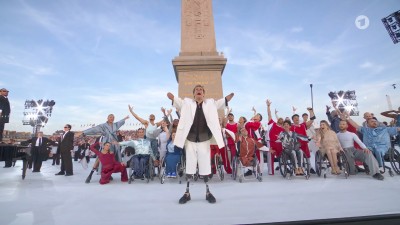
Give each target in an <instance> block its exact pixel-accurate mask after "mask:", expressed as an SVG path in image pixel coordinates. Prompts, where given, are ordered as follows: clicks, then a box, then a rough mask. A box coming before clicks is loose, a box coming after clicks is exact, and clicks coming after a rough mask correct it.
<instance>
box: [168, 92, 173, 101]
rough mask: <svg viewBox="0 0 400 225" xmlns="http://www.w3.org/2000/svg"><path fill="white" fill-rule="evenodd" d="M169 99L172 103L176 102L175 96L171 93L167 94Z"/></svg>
mask: <svg viewBox="0 0 400 225" xmlns="http://www.w3.org/2000/svg"><path fill="white" fill-rule="evenodd" d="M167 97H168V98H169V99H170V100H171V101H173V100H174V95H173V94H172V93H171V92H168V93H167Z"/></svg>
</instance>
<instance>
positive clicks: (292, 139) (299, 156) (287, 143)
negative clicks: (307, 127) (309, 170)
mask: <svg viewBox="0 0 400 225" xmlns="http://www.w3.org/2000/svg"><path fill="white" fill-rule="evenodd" d="M291 126H292V124H291V122H290V121H288V120H285V121H284V122H283V129H284V131H282V132H281V133H279V135H278V140H279V141H280V142H282V148H283V152H285V153H286V154H287V155H288V156H289V157H290V161H292V162H293V166H294V168H295V174H296V175H303V174H304V171H303V167H302V164H303V151H300V142H299V140H298V139H300V140H303V141H308V137H307V136H303V135H300V134H298V133H296V132H292V131H290V128H291Z"/></svg>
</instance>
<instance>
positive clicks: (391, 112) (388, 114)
mask: <svg viewBox="0 0 400 225" xmlns="http://www.w3.org/2000/svg"><path fill="white" fill-rule="evenodd" d="M399 113H400V111H396V110H389V111H385V112H381V115H382V116H385V117H389V118H393V119H396V117H397V114H399Z"/></svg>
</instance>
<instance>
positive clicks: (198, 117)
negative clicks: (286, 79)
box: [27, 85, 400, 204]
mask: <svg viewBox="0 0 400 225" xmlns="http://www.w3.org/2000/svg"><path fill="white" fill-rule="evenodd" d="M204 96H205V89H204V87H203V86H201V85H197V86H195V87H194V89H193V98H185V99H181V98H178V97H175V96H174V95H173V94H172V93H168V94H167V97H168V98H169V99H170V100H171V102H172V104H173V106H174V107H175V111H174V113H176V115H177V116H175V118H174V116H173V114H174V113H172V112H173V110H172V109H170V110H166V109H164V108H162V109H161V110H162V112H163V114H164V117H163V118H161V119H159V120H156V118H155V116H154V114H151V115H149V117H148V120H146V119H143V117H141V116H139V115H137V114H136V113H135V110H134V108H133V107H132V106H130V105H129V106H128V111H129V113H130V114H131V115H132V116H133V117H134V118H135V119H136V120H138V121H139V122H140V123H141V124H142V125H143V127H142V128H140V129H138V130H134V131H122V130H120V128H121V127H122V126H123V125H124V123H125V121H126V120H127V119H129V116H126V117H125V118H123V119H121V120H119V121H116V122H115V117H114V115H113V114H110V115H108V116H107V119H106V122H105V123H103V124H99V125H97V126H94V127H92V128H89V129H87V130H84V131H83V132H82V135H79V136H77V135H75V137H74V133H73V132H72V131H71V129H72V127H71V125H69V124H66V125H65V126H64V132H63V133H62V135H60V136H52V137H50V138H45V137H43V133H41V132H39V133H37V137H35V138H32V139H30V140H28V141H27V142H28V143H30V144H31V154H32V160H31V162H32V165H31V166H30V167H32V168H33V170H32V172H40V169H41V164H42V160H44V159H46V158H47V157H48V151H47V148H46V147H48V146H50V148H51V149H52V150H51V151H50V153H51V156H52V160H53V165H59V163H60V161H61V169H60V171H59V172H58V173H57V174H56V175H65V176H72V175H73V160H75V161H81V162H82V160H84V161H86V163H88V162H89V161H90V158H92V157H93V156H97V159H96V161H95V163H94V164H93V167H92V168H91V170H90V172H89V175H88V177H87V179H86V180H85V182H86V183H90V181H91V179H92V176H93V174H94V172H96V171H98V172H99V174H101V177H100V179H99V182H100V184H107V183H109V182H110V180H111V179H113V178H112V176H111V174H112V173H121V181H122V182H126V181H128V175H127V167H131V168H132V171H133V174H132V176H133V178H134V179H143V178H144V172H145V170H144V167H145V165H146V162H148V161H149V160H152V162H153V165H154V166H158V164H159V163H160V161H167V163H166V164H165V165H167V168H166V175H167V177H171V178H175V177H177V173H176V170H175V166H176V165H177V164H178V162H179V160H180V158H181V157H180V156H181V155H182V154H184V155H185V159H186V162H185V164H186V171H185V174H187V180H188V182H187V186H186V191H185V193H184V195H183V196H182V198H181V199H179V203H181V204H184V203H186V202H187V201H189V200H190V199H191V197H190V192H189V182H190V180H191V179H192V178H193V175H194V174H196V173H198V174H199V175H200V176H202V177H203V179H204V182H205V184H206V200H207V201H208V202H210V203H214V202H216V199H215V197H214V196H213V195H212V194H211V192H210V190H209V184H208V180H209V178H208V177H209V174H212V173H215V172H216V171H215V167H213V166H215V165H212V163H211V161H212V160H211V159H212V155H213V154H215V151H217V152H218V153H219V154H221V156H222V158H223V165H224V171H225V173H226V174H231V173H232V167H231V166H232V159H233V158H234V157H235V156H237V157H239V158H240V160H241V162H242V164H243V165H245V166H246V165H248V164H249V163H250V162H251V160H252V157H254V154H253V152H254V151H255V152H256V157H257V158H258V160H262V154H263V152H264V153H267V154H266V155H268V157H267V158H268V161H267V165H268V173H269V174H270V175H274V170H276V169H277V168H275V167H274V162H275V161H276V159H278V158H279V157H280V156H281V155H282V154H284V153H285V154H288V156H289V157H290V159H291V161H292V162H294V175H299V176H301V175H304V173H306V171H304V168H303V166H302V165H304V164H303V160H305V161H307V162H308V164H309V165H312V163H311V161H312V160H311V158H312V157H314V156H315V151H316V150H319V151H320V153H321V154H322V155H324V156H326V157H327V159H328V161H329V164H330V165H331V169H330V170H331V174H332V175H339V174H341V173H342V172H343V171H342V170H341V168H340V167H339V166H338V157H337V155H338V153H340V152H344V153H345V155H346V158H347V160H348V162H349V173H350V174H356V173H357V172H358V171H362V170H363V168H362V166H361V165H365V166H366V167H367V168H368V170H369V174H370V175H371V176H372V177H373V178H375V179H377V180H383V179H384V176H382V174H383V173H384V171H385V170H384V166H385V165H384V163H385V160H384V155H385V153H387V151H388V150H389V148H390V147H393V144H395V143H396V144H398V142H399V131H400V108H399V109H398V110H391V111H386V112H382V113H381V114H382V115H383V116H385V117H388V118H391V119H392V120H391V122H390V124H388V123H384V122H380V121H378V120H377V118H376V117H374V115H373V114H372V113H370V112H366V113H364V119H365V121H364V122H363V123H362V124H357V123H356V122H355V121H353V120H352V119H351V117H350V116H349V112H347V111H346V110H343V109H339V108H338V105H337V103H336V102H334V101H333V102H332V106H327V107H326V116H327V117H326V118H319V120H320V124H319V129H315V128H314V121H315V120H316V116H315V115H314V110H313V109H312V108H306V110H307V112H304V113H303V114H301V118H300V114H297V112H296V110H295V109H294V112H293V115H290V117H286V118H284V117H280V116H279V115H278V112H277V111H276V110H275V118H274V117H273V116H272V112H271V108H272V101H271V100H266V108H265V112H266V114H267V122H268V125H267V126H266V127H263V126H262V123H261V122H262V121H263V118H264V117H263V115H262V113H259V112H256V110H255V109H253V113H252V114H253V115H252V116H251V117H249V118H246V117H243V116H242V117H239V119H238V121H235V116H234V114H233V112H232V109H230V108H229V106H228V102H229V101H230V100H231V99H232V97H233V96H234V94H233V93H231V94H230V95H227V96H226V97H224V98H221V99H219V100H214V99H206V98H204ZM331 109H332V110H331ZM218 110H223V111H224V113H225V114H226V115H225V116H224V117H223V118H221V116H220V114H218ZM263 110H264V109H263ZM240 145H243V147H240ZM43 146H45V147H43ZM74 146H76V147H75V148H74ZM248 146H253V147H251V148H249V147H248ZM74 149H75V150H74ZM213 149H216V150H215V151H214V150H213ZM238 149H240V151H238ZM255 149H261V150H262V151H257V150H255ZM260 152H261V155H260ZM360 162H361V163H360ZM314 167H315V165H314V166H312V167H311V169H310V171H309V172H310V173H315V168H314ZM245 175H246V176H248V175H252V172H251V171H250V170H249V171H247V172H246V173H245Z"/></svg>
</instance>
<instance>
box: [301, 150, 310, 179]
mask: <svg viewBox="0 0 400 225" xmlns="http://www.w3.org/2000/svg"><path fill="white" fill-rule="evenodd" d="M302 166H303V168H304V169H305V170H306V175H305V177H306V179H307V180H308V179H309V178H310V168H311V165H310V159H308V158H306V155H304V154H303V165H302Z"/></svg>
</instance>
